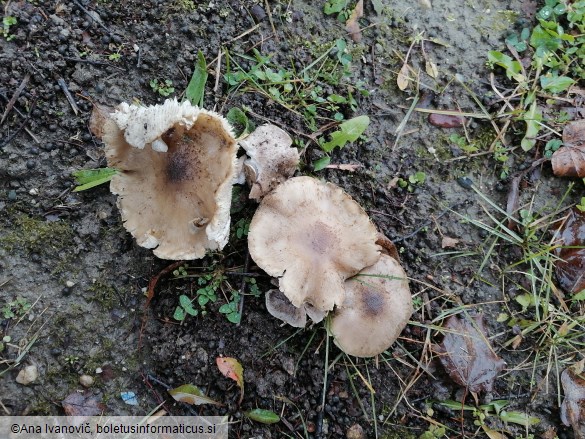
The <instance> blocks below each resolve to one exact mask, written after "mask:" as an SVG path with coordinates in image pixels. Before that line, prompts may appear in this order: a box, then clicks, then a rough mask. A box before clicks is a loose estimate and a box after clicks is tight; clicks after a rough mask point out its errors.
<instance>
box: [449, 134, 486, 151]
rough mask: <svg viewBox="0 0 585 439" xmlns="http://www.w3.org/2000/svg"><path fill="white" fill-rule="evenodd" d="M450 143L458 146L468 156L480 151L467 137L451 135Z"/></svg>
mask: <svg viewBox="0 0 585 439" xmlns="http://www.w3.org/2000/svg"><path fill="white" fill-rule="evenodd" d="M449 142H451V143H452V144H454V145H455V146H457V147H458V148H459V149H461V151H463V152H464V153H466V154H471V153H473V152H477V150H478V149H479V148H478V147H477V146H475V144H473V143H469V142H468V141H467V139H466V138H465V136H460V135H459V134H451V135H450V136H449Z"/></svg>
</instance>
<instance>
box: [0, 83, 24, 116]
mask: <svg viewBox="0 0 585 439" xmlns="http://www.w3.org/2000/svg"><path fill="white" fill-rule="evenodd" d="M29 80H30V73H27V74H26V75H25V76H24V78H23V79H22V81H21V82H20V85H19V86H18V88H17V89H16V91H15V92H14V94H13V95H12V98H10V101H8V105H6V110H4V114H3V115H2V119H0V125H2V124H3V123H4V121H5V120H6V116H8V114H9V113H10V110H12V107H14V104H15V103H16V100H17V99H18V97H19V96H20V94H21V93H22V91H23V90H24V88H25V87H26V84H28V81H29Z"/></svg>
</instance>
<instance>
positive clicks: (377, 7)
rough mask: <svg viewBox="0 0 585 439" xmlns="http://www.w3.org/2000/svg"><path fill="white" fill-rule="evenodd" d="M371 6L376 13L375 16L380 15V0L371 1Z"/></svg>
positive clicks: (381, 7)
mask: <svg viewBox="0 0 585 439" xmlns="http://www.w3.org/2000/svg"><path fill="white" fill-rule="evenodd" d="M372 6H373V7H374V11H376V14H377V15H380V14H381V13H382V9H383V7H384V6H383V5H382V0H372Z"/></svg>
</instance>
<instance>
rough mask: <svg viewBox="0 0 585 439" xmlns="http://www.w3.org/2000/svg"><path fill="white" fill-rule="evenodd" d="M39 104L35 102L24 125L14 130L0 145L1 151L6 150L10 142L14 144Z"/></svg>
mask: <svg viewBox="0 0 585 439" xmlns="http://www.w3.org/2000/svg"><path fill="white" fill-rule="evenodd" d="M36 105H37V103H36V102H34V103H33V105H32V106H31V109H30V112H29V113H28V114H27V116H26V118H25V119H24V121H23V122H22V124H21V125H20V126H19V127H18V128H17V129H16V130H14V132H13V133H12V134H11V135H10V136H8V137H7V138H6V139H5V140H4V141H3V142H2V143H0V149H2V148H4V147H5V146H6V145H8V144H9V143H10V142H12V140H14V138H15V137H16V136H17V135H18V133H20V132H21V131H22V130H23V129H24V127H25V126H26V124H27V122H28V120H29V119H30V117H31V115H32V112H33V110H34V109H35V107H36Z"/></svg>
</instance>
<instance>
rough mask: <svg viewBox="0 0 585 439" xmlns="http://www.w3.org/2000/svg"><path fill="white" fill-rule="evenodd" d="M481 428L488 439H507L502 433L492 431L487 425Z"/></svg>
mask: <svg viewBox="0 0 585 439" xmlns="http://www.w3.org/2000/svg"><path fill="white" fill-rule="evenodd" d="M481 428H483V431H484V432H485V434H486V435H487V437H489V438H490V439H508V436H506V435H505V434H503V433H500V432H499V431H497V430H492V429H491V428H489V427H488V426H487V425H482V426H481Z"/></svg>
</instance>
